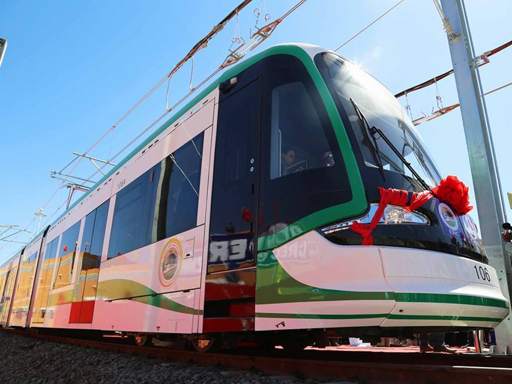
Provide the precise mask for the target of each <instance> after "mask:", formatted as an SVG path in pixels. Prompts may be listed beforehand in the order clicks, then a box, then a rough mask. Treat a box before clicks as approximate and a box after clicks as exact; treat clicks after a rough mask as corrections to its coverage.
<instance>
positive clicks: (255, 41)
mask: <svg viewBox="0 0 512 384" xmlns="http://www.w3.org/2000/svg"><path fill="white" fill-rule="evenodd" d="M305 2H306V0H299V1H298V2H297V3H295V4H294V5H293V6H292V7H291V8H289V9H288V10H287V11H286V12H285V13H284V14H283V15H281V16H280V17H278V18H276V19H275V20H274V21H272V22H270V23H268V24H266V25H264V26H263V27H261V28H260V29H258V30H257V31H256V32H254V34H252V36H251V41H248V42H247V43H245V42H244V43H243V44H242V45H240V46H239V47H238V48H237V49H235V50H234V51H233V52H236V53H237V56H236V59H234V60H228V59H226V60H225V61H224V62H223V63H222V64H221V65H220V66H218V67H217V68H216V69H215V71H214V72H213V73H211V74H210V75H209V76H207V77H206V78H205V79H204V80H202V81H201V82H200V83H199V84H197V85H196V86H194V87H192V88H191V89H189V92H188V93H186V94H185V95H184V96H183V97H182V98H181V99H179V100H178V101H177V102H176V103H175V104H174V105H172V106H169V107H166V110H165V111H164V112H163V113H162V114H160V115H159V116H158V117H157V118H156V119H155V120H154V121H153V122H151V123H150V124H149V125H148V126H146V127H145V128H144V129H143V130H142V131H141V132H140V133H138V134H137V135H136V136H135V137H134V138H133V139H131V140H130V141H129V142H128V143H127V144H126V145H124V146H123V147H122V148H121V150H119V151H118V152H116V154H114V156H112V157H111V158H110V159H108V160H107V161H106V162H105V163H104V164H102V165H101V166H100V167H99V169H97V170H96V171H95V172H94V173H93V174H92V175H91V176H89V177H88V179H92V177H94V176H96V174H97V173H98V172H100V171H101V169H103V168H104V167H105V166H106V164H107V163H109V162H113V161H114V160H115V159H117V158H118V157H119V156H120V155H121V154H122V153H124V151H126V150H127V149H128V148H130V147H131V146H132V145H133V144H135V143H136V142H137V141H138V140H139V139H140V138H141V137H142V136H143V135H144V134H145V133H147V132H148V131H149V130H150V129H152V128H153V127H155V125H156V124H158V123H159V122H160V121H162V119H163V118H164V117H165V116H166V115H167V114H169V113H170V112H171V111H173V110H175V108H176V107H177V106H178V105H180V104H181V103H183V102H184V101H185V100H186V99H187V98H188V97H190V95H191V94H193V93H194V92H195V91H197V90H198V89H200V88H201V87H202V86H204V85H205V84H206V83H207V82H209V81H210V80H211V79H212V78H213V77H215V76H216V75H217V74H218V73H219V72H220V71H222V70H224V69H225V68H226V67H227V66H229V65H232V64H234V63H236V62H237V61H238V60H239V59H240V58H242V57H243V56H244V55H245V54H246V53H247V52H248V51H251V50H253V49H254V48H256V47H257V46H259V45H260V44H261V43H262V42H263V41H265V40H266V39H267V38H268V37H269V36H270V35H271V34H272V32H273V31H274V30H275V28H276V27H277V26H278V25H279V24H281V23H282V22H283V21H284V20H285V19H286V18H287V17H288V16H290V15H291V14H292V13H293V12H295V11H296V10H297V9H298V8H299V7H300V6H301V5H303V4H304V3H305ZM244 3H247V4H248V3H249V2H243V3H241V4H244ZM232 13H233V12H232ZM235 14H236V13H235ZM230 15H231V13H230ZM230 15H228V16H230ZM233 15H234V14H233ZM228 16H227V17H228ZM227 17H226V18H225V19H224V20H223V21H222V22H221V23H223V24H225V23H226V22H227V21H229V20H228V19H227ZM219 24H220V23H219ZM214 30H216V28H215V27H214V29H213V30H212V31H214ZM218 31H220V29H217V30H216V32H218ZM212 36H213V35H212ZM203 40H204V39H203ZM198 44H199V43H198ZM198 44H196V45H195V46H194V48H193V49H192V50H191V51H190V52H193V51H194V50H195V52H197V50H199V49H200V48H201V47H203V45H198ZM243 48H245V50H244V49H243ZM190 52H189V54H190ZM233 52H231V54H230V55H228V58H229V57H231V58H233V57H235V56H234V55H233ZM185 62H186V61H183V60H182V62H180V63H181V64H180V63H178V64H177V65H176V66H175V67H174V68H177V67H178V66H180V67H181V66H182V65H183V64H184V63H185ZM169 73H170V75H169V76H170V77H172V75H173V74H174V73H175V72H173V71H172V70H171V71H170V72H169ZM170 77H169V79H170ZM167 80H168V79H167V77H166V78H165V80H164V82H165V81H167ZM162 84H163V83H162ZM91 147H92V146H91ZM87 153H88V152H87V151H86V152H85V153H84V154H87ZM61 187H62V186H60V187H59V188H58V189H57V191H58V190H59V189H60V188H61ZM57 191H56V192H55V194H54V195H56V193H57ZM53 197H54V196H52V199H53ZM66 200H67V199H66ZM66 202H67V201H64V202H63V203H62V204H61V205H60V206H59V207H57V208H56V209H55V211H53V212H52V213H51V214H50V215H48V216H47V217H46V220H45V221H44V226H45V225H47V224H48V223H49V222H51V220H52V219H53V217H55V215H57V213H58V212H60V211H61V209H62V208H64V207H65V206H66ZM33 221H34V220H33Z"/></svg>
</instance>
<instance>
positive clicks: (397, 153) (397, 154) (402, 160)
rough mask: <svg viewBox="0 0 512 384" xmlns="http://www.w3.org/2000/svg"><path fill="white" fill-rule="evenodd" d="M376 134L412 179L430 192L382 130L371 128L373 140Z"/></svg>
mask: <svg viewBox="0 0 512 384" xmlns="http://www.w3.org/2000/svg"><path fill="white" fill-rule="evenodd" d="M376 133H378V134H379V135H380V137H381V138H382V140H384V142H385V143H386V144H387V145H388V147H389V148H390V149H391V150H392V151H393V152H394V153H395V155H396V156H397V157H398V158H399V159H400V161H401V162H402V163H404V165H405V166H406V167H407V169H409V171H411V173H412V174H413V175H414V177H415V178H416V180H418V181H419V182H420V184H421V185H422V186H423V188H425V189H426V190H428V191H430V187H429V185H428V184H427V183H426V182H425V180H423V178H422V177H421V176H420V175H419V174H418V172H416V170H415V169H414V167H413V166H412V165H411V163H409V162H408V161H407V160H406V158H405V157H404V156H403V155H402V154H401V153H400V151H399V150H398V148H397V147H395V145H394V144H393V143H392V142H391V140H389V138H388V137H387V136H386V134H385V133H384V132H382V130H380V129H379V128H377V127H375V126H374V127H371V128H370V134H371V135H372V137H373V138H375V134H376Z"/></svg>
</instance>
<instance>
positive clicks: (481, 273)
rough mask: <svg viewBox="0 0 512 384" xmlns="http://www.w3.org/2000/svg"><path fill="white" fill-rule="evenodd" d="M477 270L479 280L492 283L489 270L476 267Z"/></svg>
mask: <svg viewBox="0 0 512 384" xmlns="http://www.w3.org/2000/svg"><path fill="white" fill-rule="evenodd" d="M474 268H475V273H476V277H477V278H478V280H483V281H488V282H490V281H491V275H490V274H489V271H488V270H487V268H485V267H482V266H478V267H477V266H476V265H475V266H474Z"/></svg>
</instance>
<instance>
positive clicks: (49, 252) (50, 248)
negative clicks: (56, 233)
mask: <svg viewBox="0 0 512 384" xmlns="http://www.w3.org/2000/svg"><path fill="white" fill-rule="evenodd" d="M58 243H59V238H58V237H56V238H55V239H53V240H52V241H50V242H49V243H48V244H47V245H46V251H45V252H44V259H45V260H48V259H53V258H55V257H57V245H58Z"/></svg>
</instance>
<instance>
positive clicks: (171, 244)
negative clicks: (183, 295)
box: [160, 239, 183, 287]
mask: <svg viewBox="0 0 512 384" xmlns="http://www.w3.org/2000/svg"><path fill="white" fill-rule="evenodd" d="M182 259H183V250H182V248H181V243H180V241H179V240H178V239H171V240H169V241H168V242H167V244H166V245H165V247H164V249H163V250H162V253H161V255H160V282H161V283H162V285H165V286H166V287H167V286H169V285H171V283H172V282H173V281H174V279H175V278H176V276H177V275H178V271H179V269H180V267H181V261H182Z"/></svg>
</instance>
